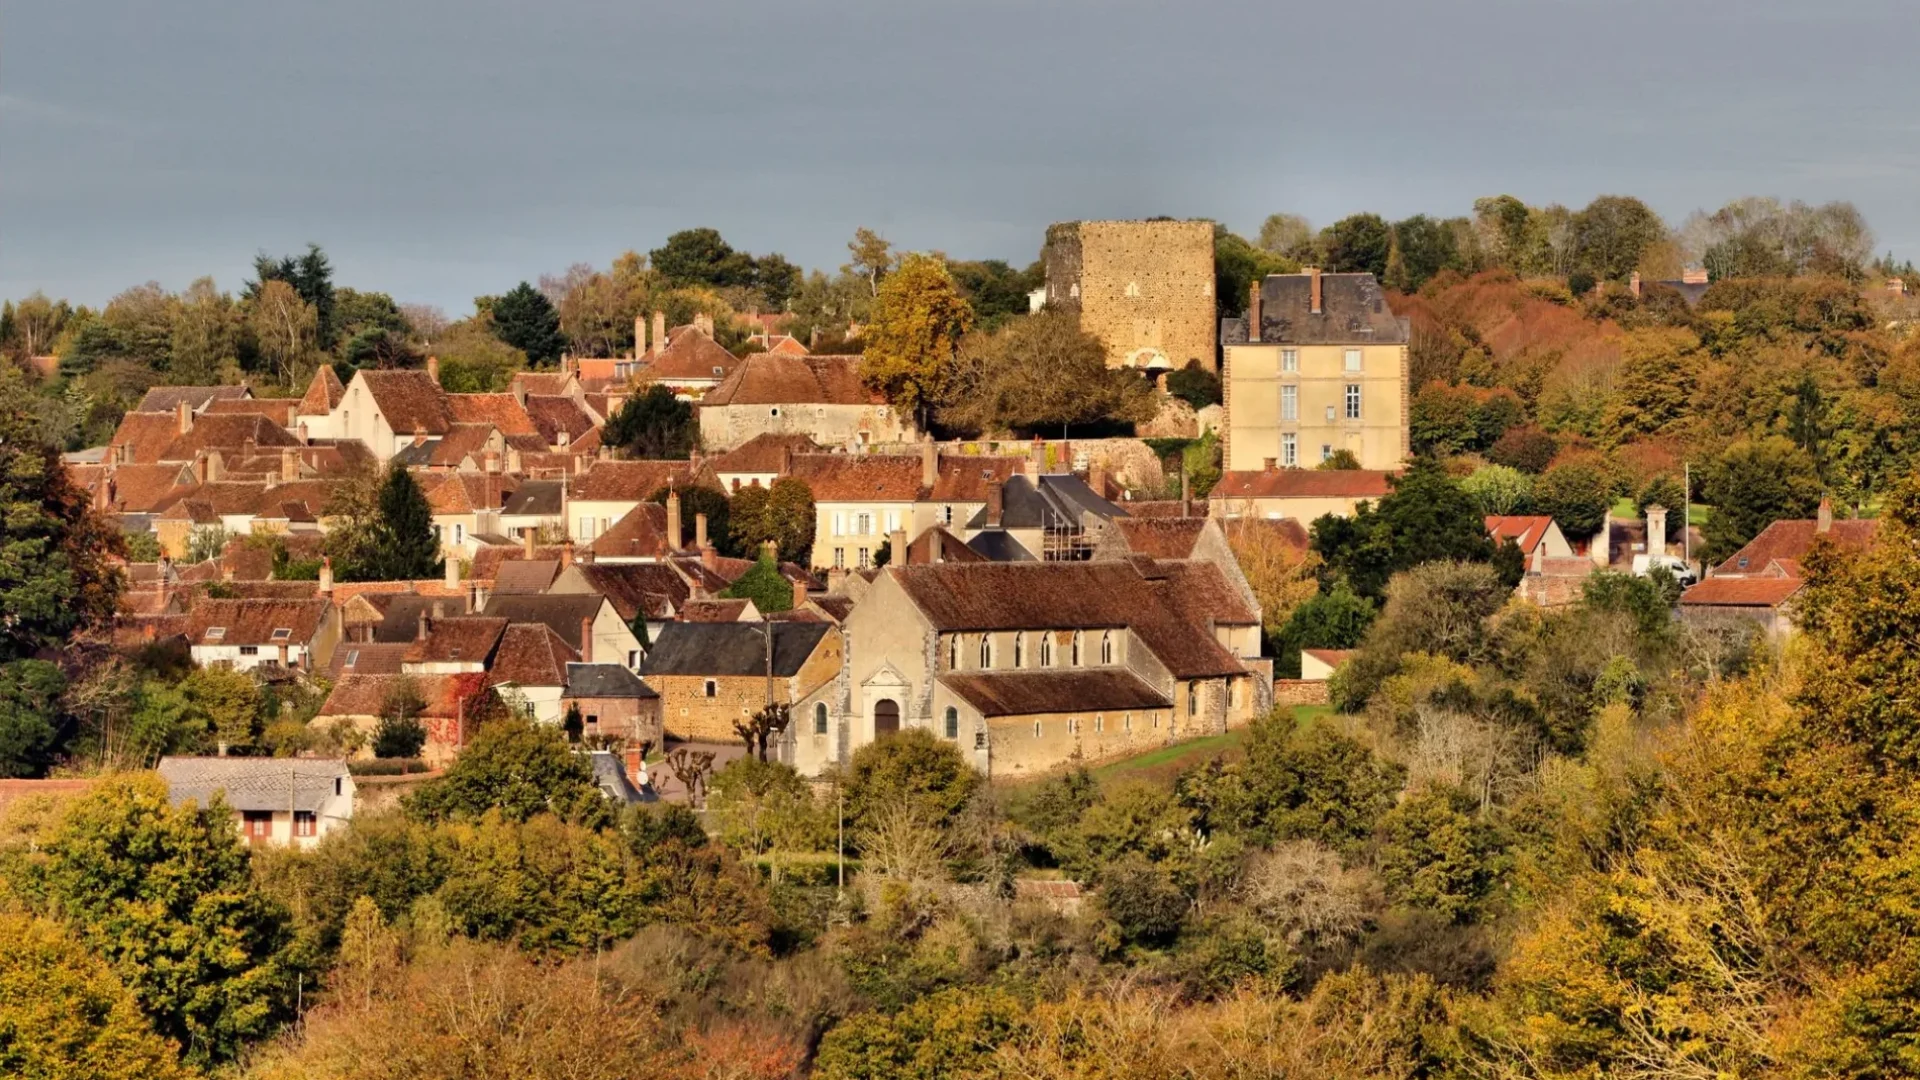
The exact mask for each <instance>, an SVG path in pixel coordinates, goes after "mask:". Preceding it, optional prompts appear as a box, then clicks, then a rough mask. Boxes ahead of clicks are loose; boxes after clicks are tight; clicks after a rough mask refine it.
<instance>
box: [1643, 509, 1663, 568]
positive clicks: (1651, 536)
mask: <svg viewBox="0 0 1920 1080" xmlns="http://www.w3.org/2000/svg"><path fill="white" fill-rule="evenodd" d="M1666 553H1667V508H1666V507H1664V506H1661V505H1659V504H1658V503H1656V504H1654V505H1652V506H1649V507H1647V555H1648V556H1649V557H1650V558H1654V559H1658V558H1660V557H1661V556H1662V555H1665V554H1666Z"/></svg>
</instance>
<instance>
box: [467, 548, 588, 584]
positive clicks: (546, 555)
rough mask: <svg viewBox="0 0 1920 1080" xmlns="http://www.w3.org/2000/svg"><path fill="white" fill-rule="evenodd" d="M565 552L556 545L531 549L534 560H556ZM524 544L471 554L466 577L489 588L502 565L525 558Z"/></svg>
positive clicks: (484, 549)
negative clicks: (471, 559)
mask: <svg viewBox="0 0 1920 1080" xmlns="http://www.w3.org/2000/svg"><path fill="white" fill-rule="evenodd" d="M565 551H566V549H565V548H564V547H561V546H560V545H557V544H543V545H540V546H538V547H535V548H534V549H533V557H534V558H536V559H558V558H560V556H561V555H562V554H563V553H564V552H565ZM526 557H527V555H526V545H525V544H503V545H500V546H497V547H483V548H481V549H480V550H478V551H476V552H474V553H473V565H471V566H469V567H468V568H467V576H468V578H469V579H471V580H473V581H479V582H484V583H486V584H487V585H489V586H491V585H492V583H493V581H494V579H495V578H496V577H498V576H499V574H500V566H501V564H502V563H507V562H513V561H515V560H519V559H524V558H526Z"/></svg>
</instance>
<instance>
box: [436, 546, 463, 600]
mask: <svg viewBox="0 0 1920 1080" xmlns="http://www.w3.org/2000/svg"><path fill="white" fill-rule="evenodd" d="M440 561H441V562H442V563H444V564H445V565H444V566H442V567H441V568H440V569H441V577H440V583H441V584H442V585H444V586H446V588H447V591H448V592H453V593H457V592H459V591H460V560H459V559H456V558H454V557H452V556H451V555H449V556H448V557H446V558H444V559H442V560H440Z"/></svg>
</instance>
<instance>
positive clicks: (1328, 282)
mask: <svg viewBox="0 0 1920 1080" xmlns="http://www.w3.org/2000/svg"><path fill="white" fill-rule="evenodd" d="M1409 335H1410V324H1409V322H1408V320H1407V319H1405V318H1403V317H1401V316H1397V315H1395V314H1394V313H1393V312H1392V311H1391V310H1389V309H1388V308H1387V306H1386V298H1385V295H1384V293H1383V291H1382V290H1381V288H1380V284H1379V282H1377V281H1375V280H1374V277H1373V275H1372V274H1328V273H1322V272H1321V271H1320V270H1318V269H1312V268H1309V269H1307V270H1306V271H1304V272H1302V273H1298V274H1270V275H1268V276H1267V277H1266V279H1265V280H1263V281H1258V282H1255V283H1254V284H1253V286H1252V289H1251V293H1250V296H1249V303H1248V307H1247V314H1246V316H1245V317H1244V318H1238V319H1225V320H1222V321H1221V324H1220V343H1221V347H1222V352H1223V355H1224V356H1225V367H1224V369H1223V371H1222V372H1221V384H1222V396H1223V399H1224V405H1225V412H1226V424H1225V426H1224V428H1223V429H1222V440H1223V444H1224V445H1223V447H1222V455H1223V460H1224V467H1225V469H1226V470H1227V471H1229V472H1248V471H1252V470H1255V469H1260V468H1262V466H1263V463H1264V465H1265V467H1266V468H1269V469H1271V468H1273V467H1274V465H1275V464H1276V463H1277V464H1278V465H1279V467H1280V468H1283V469H1291V468H1301V467H1305V468H1311V467H1312V466H1314V465H1318V464H1319V463H1320V462H1322V461H1326V460H1327V459H1329V458H1331V457H1332V456H1333V455H1334V454H1335V452H1337V451H1340V450H1346V451H1349V452H1350V453H1352V454H1353V456H1354V457H1355V458H1357V459H1359V462H1360V465H1361V466H1362V467H1363V468H1367V469H1397V468H1399V467H1400V465H1401V463H1402V462H1403V461H1405V459H1406V457H1407V454H1408V447H1409V442H1408V436H1407V419H1408V394H1409V392H1410V391H1409V387H1408V375H1407V362H1408V361H1407V344H1408V342H1409V341H1410V340H1411V338H1410V336H1409Z"/></svg>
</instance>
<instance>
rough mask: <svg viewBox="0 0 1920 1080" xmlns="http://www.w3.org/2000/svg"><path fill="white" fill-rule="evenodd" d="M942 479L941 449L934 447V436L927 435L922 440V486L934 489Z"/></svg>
mask: <svg viewBox="0 0 1920 1080" xmlns="http://www.w3.org/2000/svg"><path fill="white" fill-rule="evenodd" d="M939 479H940V449H939V447H937V446H935V445H934V442H933V436H932V435H927V436H925V437H923V438H922V439H921V440H920V486H921V487H923V488H927V489H929V490H931V489H932V487H933V485H934V484H935V483H937V482H938V481H939Z"/></svg>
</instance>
